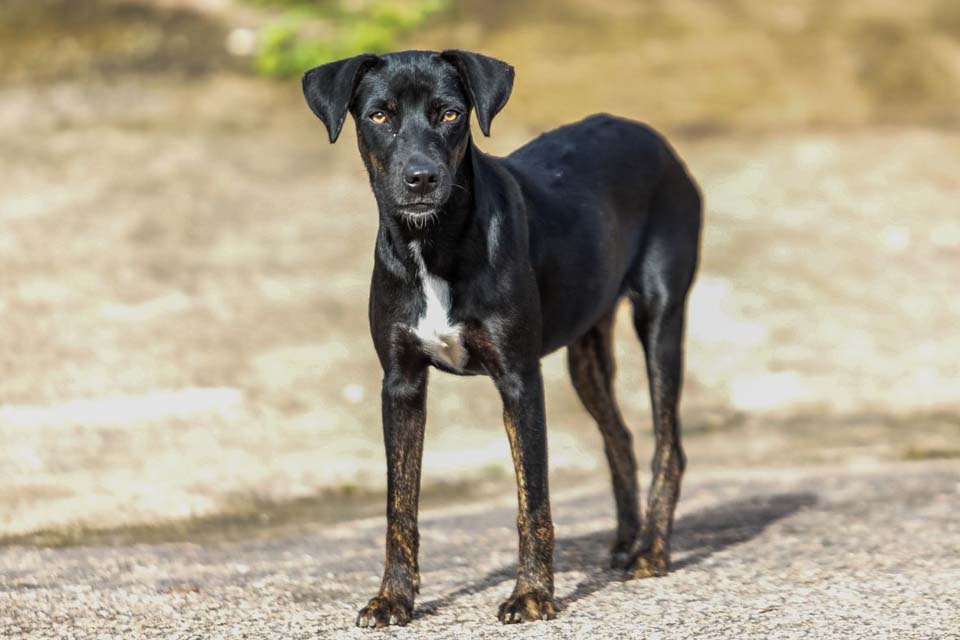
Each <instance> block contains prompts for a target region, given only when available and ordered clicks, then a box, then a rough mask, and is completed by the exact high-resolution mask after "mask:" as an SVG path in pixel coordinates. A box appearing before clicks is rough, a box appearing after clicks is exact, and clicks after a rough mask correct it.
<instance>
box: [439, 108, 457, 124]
mask: <svg viewBox="0 0 960 640" xmlns="http://www.w3.org/2000/svg"><path fill="white" fill-rule="evenodd" d="M459 118H460V112H459V111H454V110H453V109H447V110H446V111H444V112H443V121H444V122H456V121H457V120H458V119H459Z"/></svg>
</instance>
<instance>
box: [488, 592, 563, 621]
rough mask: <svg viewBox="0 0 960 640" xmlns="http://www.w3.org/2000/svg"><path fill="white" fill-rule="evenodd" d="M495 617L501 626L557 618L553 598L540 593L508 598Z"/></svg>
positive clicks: (521, 594) (516, 595)
mask: <svg viewBox="0 0 960 640" xmlns="http://www.w3.org/2000/svg"><path fill="white" fill-rule="evenodd" d="M497 617H498V618H499V619H500V622H502V623H503V624H513V623H515V622H530V621H532V620H553V619H554V618H556V617H557V614H556V612H555V611H554V609H553V598H552V597H550V596H548V595H546V594H542V593H530V592H528V593H520V594H514V595H512V596H510V597H509V598H508V599H507V601H506V602H504V603H503V604H502V605H500V611H499V612H498V613H497Z"/></svg>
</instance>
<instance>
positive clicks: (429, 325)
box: [410, 242, 467, 370]
mask: <svg viewBox="0 0 960 640" xmlns="http://www.w3.org/2000/svg"><path fill="white" fill-rule="evenodd" d="M410 251H411V253H412V254H413V257H414V259H415V260H416V262H417V278H418V281H419V285H420V291H421V294H422V295H423V299H424V309H423V312H422V313H421V314H420V317H419V318H418V319H417V321H416V324H415V325H414V326H413V332H414V334H415V335H416V336H417V338H418V339H419V340H420V345H421V348H422V349H423V351H424V352H425V353H426V354H427V355H428V356H430V357H431V358H433V359H434V360H436V361H438V362H440V363H441V364H444V365H447V366H449V367H452V368H453V369H456V370H461V369H463V367H464V366H465V365H466V363H467V350H466V348H465V347H464V346H463V335H462V327H461V325H460V324H459V323H453V322H451V320H450V306H451V304H450V303H451V296H450V284H449V283H448V282H447V281H446V280H444V279H443V278H439V277H437V276H435V275H433V274H431V273H430V272H429V271H427V266H426V264H424V262H423V256H422V254H421V253H420V245H419V243H417V242H411V243H410Z"/></svg>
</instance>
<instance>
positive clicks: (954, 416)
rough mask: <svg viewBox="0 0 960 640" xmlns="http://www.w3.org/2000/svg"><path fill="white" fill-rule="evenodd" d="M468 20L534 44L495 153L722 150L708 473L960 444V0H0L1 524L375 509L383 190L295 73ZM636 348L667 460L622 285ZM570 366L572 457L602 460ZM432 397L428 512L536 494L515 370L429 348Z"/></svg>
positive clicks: (874, 457)
mask: <svg viewBox="0 0 960 640" xmlns="http://www.w3.org/2000/svg"><path fill="white" fill-rule="evenodd" d="M448 47H457V48H466V49H475V50H479V51H482V52H485V53H487V54H490V55H494V56H496V57H499V58H502V59H504V60H506V61H508V62H510V63H512V64H513V65H515V67H516V69H517V78H516V84H515V89H514V94H513V97H512V99H511V101H510V103H509V104H508V105H507V107H506V108H505V109H504V111H503V112H502V114H501V115H500V116H499V117H498V118H497V120H496V122H495V123H494V127H493V137H492V138H489V139H484V138H482V137H481V136H479V135H475V138H476V139H477V142H478V144H479V146H480V147H481V148H483V149H484V150H486V151H489V152H493V153H497V154H506V153H508V152H509V151H510V150H512V149H513V148H515V147H517V146H519V145H520V144H522V143H523V142H525V141H526V140H528V139H529V138H531V137H533V136H535V135H537V134H538V133H540V132H542V131H545V130H547V129H549V128H552V127H554V126H556V125H559V124H562V123H565V122H568V121H571V120H575V119H578V118H580V117H582V116H585V115H587V114H590V113H593V112H596V111H607V112H612V113H616V114H621V115H625V116H629V117H633V118H636V119H640V120H643V121H645V122H648V123H649V124H651V125H653V126H654V127H656V128H658V129H660V130H661V131H663V132H664V133H665V134H667V135H668V136H669V138H670V139H671V141H672V142H673V144H674V145H675V146H676V148H677V149H678V151H679V152H680V154H681V155H682V156H683V157H684V158H685V160H686V161H687V163H688V165H689V167H690V169H691V171H692V173H693V174H694V175H695V176H696V177H697V179H698V180H699V182H700V184H701V186H702V188H703V190H704V192H705V194H706V203H707V216H706V227H705V233H704V237H703V244H704V249H703V263H702V269H701V272H700V275H699V279H698V282H697V284H696V287H695V290H694V293H693V297H692V300H691V302H690V312H689V317H690V321H689V327H688V341H687V368H686V369H687V378H686V386H685V390H684V401H683V407H682V417H683V422H684V433H685V445H686V448H687V452H688V457H689V459H690V465H689V470H688V473H690V474H694V475H695V474H705V473H712V472H717V473H729V474H737V473H738V472H739V470H740V469H743V468H749V467H759V466H762V467H768V468H769V467H784V468H787V467H795V466H798V465H829V466H834V467H835V466H869V465H875V464H881V463H883V464H887V463H890V462H892V461H897V460H917V459H932V458H960V375H958V374H960V370H958V364H957V359H958V354H960V331H958V328H960V295H958V294H960V291H958V275H960V107H958V105H960V2H957V1H956V0H916V1H914V2H911V3H904V2H900V1H896V0H871V1H866V0H797V1H796V2H791V3H770V2H765V1H763V0H710V1H707V0H669V1H668V0H647V1H639V0H638V1H627V0H608V1H606V2H602V3H597V2H592V1H587V0H552V1H551V2H545V1H542V0H510V1H507V0H485V1H482V2H481V1H479V0H406V1H401V0H342V1H340V2H337V1H334V0H330V1H325V0H317V1H310V0H138V1H134V0H83V1H79V0H4V1H3V2H2V4H0V225H2V227H0V228H2V232H0V318H2V327H3V329H2V331H0V372H2V374H0V539H2V540H4V541H5V542H7V543H10V542H29V543H37V544H52V545H57V544H70V543H74V542H84V541H89V540H96V539H133V540H140V539H177V538H184V537H186V538H191V539H193V538H196V537H198V536H202V535H213V536H222V535H230V534H234V533H235V534H237V535H243V536H247V535H254V534H256V533H262V532H271V531H275V530H276V528H277V527H290V526H306V525H307V524H308V523H313V522H330V521H332V520H336V519H340V518H345V517H350V516H354V515H365V514H378V513H381V512H382V509H383V502H382V490H383V487H384V485H385V470H384V461H383V447H382V442H381V435H380V409H379V384H380V370H379V365H378V363H377V360H376V357H375V355H374V351H373V348H372V345H371V343H370V338H369V333H368V328H367V319H366V305H367V289H368V283H369V278H370V271H371V266H372V256H373V246H374V236H375V233H376V227H377V216H376V208H375V204H374V200H373V197H372V195H371V194H370V192H369V188H368V185H367V180H366V174H365V172H364V169H363V165H362V163H361V161H360V159H359V156H358V154H357V150H356V146H355V144H354V142H353V140H354V135H353V132H352V131H351V130H347V131H345V133H344V135H343V136H342V137H341V139H340V143H339V144H337V145H336V146H330V145H328V144H327V142H326V135H325V133H324V131H323V129H322V125H321V124H320V122H319V121H317V120H316V119H315V118H314V116H313V115H312V114H311V113H310V111H309V110H308V109H307V107H306V105H305V104H304V102H303V99H302V97H301V94H300V86H299V85H300V83H299V76H300V74H301V73H302V72H303V71H304V70H305V69H307V68H309V67H311V66H313V65H316V64H320V63H322V62H326V61H329V60H331V59H336V58H340V57H344V56H347V55H352V54H354V53H358V52H361V51H389V50H394V49H407V48H428V49H442V48H448ZM351 128H352V123H350V124H348V129H351ZM617 354H618V362H619V375H618V382H617V389H618V394H619V401H620V404H621V406H622V408H623V412H624V414H625V416H626V419H627V422H628V424H629V425H631V427H632V429H633V432H634V434H635V444H636V449H637V454H638V456H639V459H640V461H641V469H643V470H644V471H645V470H646V469H647V468H648V461H649V459H650V456H651V454H652V443H653V438H652V434H651V430H650V416H649V406H648V395H647V391H646V380H645V374H644V366H643V356H642V351H641V348H640V346H639V344H638V342H637V340H636V338H635V336H634V334H633V330H632V328H631V326H630V323H629V321H628V318H627V317H626V316H625V315H624V316H622V317H620V318H619V321H618V335H617ZM544 373H545V378H546V382H547V408H548V423H549V438H550V447H551V449H550V451H551V466H552V468H553V474H552V482H553V483H554V486H556V487H559V488H560V489H562V488H563V487H565V486H570V485H572V484H574V483H583V482H594V481H596V482H597V483H602V482H605V480H606V477H607V471H606V463H605V460H604V458H603V454H602V445H601V442H600V438H599V435H598V434H597V432H596V429H595V427H594V424H593V423H592V421H591V420H590V418H589V417H588V415H587V414H586V412H585V411H584V410H583V409H582V408H581V407H580V405H579V403H578V401H577V399H576V396H575V394H574V393H573V391H572V389H571V388H570V386H569V383H568V381H567V376H566V372H565V356H564V354H563V353H562V352H561V353H557V354H554V355H552V356H550V357H548V358H547V359H546V360H545V362H544ZM428 414H429V419H428V426H427V442H426V453H425V463H424V478H423V482H424V486H425V493H426V498H425V503H426V505H427V506H430V505H431V504H441V503H444V502H449V501H462V500H471V499H476V498H479V497H484V496H490V495H493V494H496V495H505V494H506V495H512V492H513V491H514V488H513V479H512V467H511V466H510V465H511V463H510V455H509V451H508V445H507V441H506V437H505V435H504V433H503V427H502V423H501V411H500V403H499V399H498V397H497V394H496V393H495V391H494V389H493V387H492V385H491V384H490V382H489V381H488V380H486V379H460V378H452V377H449V376H445V375H443V374H439V373H437V372H435V373H434V374H433V375H432V381H431V387H430V399H429V409H428ZM641 482H642V483H643V486H646V485H647V482H648V478H647V475H646V473H645V472H644V473H643V475H641Z"/></svg>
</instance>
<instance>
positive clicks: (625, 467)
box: [567, 312, 640, 568]
mask: <svg viewBox="0 0 960 640" xmlns="http://www.w3.org/2000/svg"><path fill="white" fill-rule="evenodd" d="M612 340H613V313H612V312H611V313H610V315H608V316H606V317H605V318H604V319H603V320H601V321H600V322H599V323H597V325H596V326H595V327H593V328H592V329H590V331H588V332H587V333H586V334H584V335H583V336H581V337H580V338H578V339H577V340H576V341H575V342H573V343H572V344H571V345H570V346H569V347H568V348H567V366H568V368H569V369H570V379H571V380H572V381H573V387H574V389H576V390H577V395H579V396H580V400H581V401H582V402H583V406H584V407H586V409H587V411H588V412H589V413H590V415H591V416H593V419H594V420H596V421H597V426H598V427H599V428H600V433H601V434H602V435H603V449H604V452H606V454H607V462H609V463H610V476H611V479H612V481H613V497H614V500H615V502H616V505H617V537H616V540H614V543H613V548H612V549H611V566H613V567H614V568H625V567H626V566H627V563H628V562H629V561H630V551H631V549H632V548H633V546H634V543H635V542H636V539H637V534H638V532H639V530H640V503H639V496H638V495H637V494H638V491H639V489H638V487H637V462H636V460H635V458H634V456H633V442H632V441H631V438H630V432H629V431H628V430H627V427H626V425H624V423H623V418H622V417H621V416H620V409H619V408H618V407H617V402H616V399H615V397H614V392H613V376H614V371H615V365H614V359H613V344H612Z"/></svg>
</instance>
